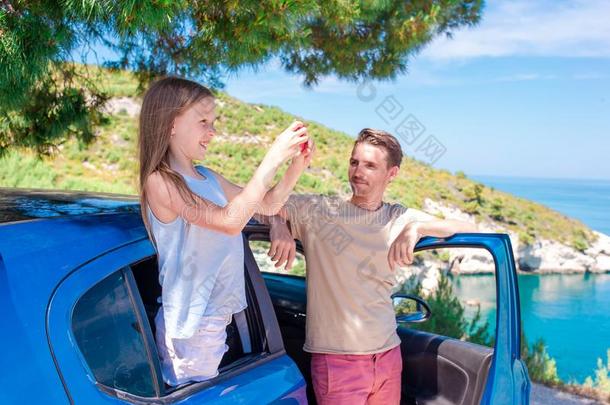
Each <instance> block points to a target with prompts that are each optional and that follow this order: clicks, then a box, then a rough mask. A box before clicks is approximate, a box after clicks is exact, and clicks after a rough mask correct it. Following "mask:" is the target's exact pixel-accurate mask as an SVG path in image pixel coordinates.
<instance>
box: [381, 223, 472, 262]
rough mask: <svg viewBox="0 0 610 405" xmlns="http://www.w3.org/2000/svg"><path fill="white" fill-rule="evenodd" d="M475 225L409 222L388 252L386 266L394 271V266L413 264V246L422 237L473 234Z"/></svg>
mask: <svg viewBox="0 0 610 405" xmlns="http://www.w3.org/2000/svg"><path fill="white" fill-rule="evenodd" d="M478 231H479V228H478V227H477V225H476V224H473V223H470V222H464V221H456V220H452V219H437V220H432V221H413V222H409V223H408V224H407V225H405V227H404V228H403V230H402V231H401V232H400V234H399V235H398V236H397V237H396V239H395V240H394V242H392V245H391V246H390V250H389V252H388V264H389V265H390V268H391V269H392V270H394V268H395V267H396V266H407V265H409V264H411V263H413V255H414V253H413V250H414V249H415V245H416V244H417V242H418V241H419V239H421V238H422V237H424V236H435V237H437V238H447V237H449V236H451V235H454V234H456V233H475V232H478Z"/></svg>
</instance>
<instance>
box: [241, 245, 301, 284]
mask: <svg viewBox="0 0 610 405" xmlns="http://www.w3.org/2000/svg"><path fill="white" fill-rule="evenodd" d="M249 243H250V249H251V250H252V254H253V255H254V259H255V260H256V264H258V268H259V269H260V271H264V272H269V273H278V272H279V273H284V274H291V275H294V276H300V277H305V256H304V255H302V254H301V253H299V252H297V254H296V257H295V259H294V262H293V263H292V268H291V269H290V270H288V271H286V270H284V266H281V267H279V268H277V267H275V263H274V262H273V261H272V260H271V258H270V257H269V255H268V254H267V253H268V252H269V248H270V247H271V242H268V241H262V240H250V241H249Z"/></svg>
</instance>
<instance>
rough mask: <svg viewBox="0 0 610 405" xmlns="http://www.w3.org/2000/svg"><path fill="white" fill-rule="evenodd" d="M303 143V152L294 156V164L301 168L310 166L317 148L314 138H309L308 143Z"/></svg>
mask: <svg viewBox="0 0 610 405" xmlns="http://www.w3.org/2000/svg"><path fill="white" fill-rule="evenodd" d="M303 145H304V146H303V147H302V149H301V153H299V154H298V155H297V156H295V157H293V158H292V164H293V165H297V166H299V167H300V168H301V170H305V168H307V167H309V165H310V164H311V161H312V159H313V156H314V153H315V150H316V144H315V143H314V141H313V139H312V138H309V140H308V141H307V143H304V144H303Z"/></svg>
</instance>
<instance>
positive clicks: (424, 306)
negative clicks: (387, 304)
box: [392, 293, 432, 323]
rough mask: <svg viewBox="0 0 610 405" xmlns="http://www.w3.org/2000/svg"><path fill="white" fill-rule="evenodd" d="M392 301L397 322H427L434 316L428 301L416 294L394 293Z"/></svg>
mask: <svg viewBox="0 0 610 405" xmlns="http://www.w3.org/2000/svg"><path fill="white" fill-rule="evenodd" d="M392 302H393V303H394V310H395V311H396V321H397V322H409V323H417V322H425V321H426V320H428V318H430V317H431V316H432V311H431V310H430V306H429V305H428V303H427V302H426V301H424V300H422V299H421V298H419V297H416V296H414V295H408V294H400V293H396V294H392Z"/></svg>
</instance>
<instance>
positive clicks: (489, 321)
mask: <svg viewBox="0 0 610 405" xmlns="http://www.w3.org/2000/svg"><path fill="white" fill-rule="evenodd" d="M495 272H496V266H495V263H494V259H493V257H492V255H491V254H490V253H489V252H488V251H487V250H485V249H481V248H458V247H454V248H453V247H452V248H442V249H429V250H424V251H420V252H416V253H415V256H414V261H413V263H412V265H411V266H408V267H404V268H400V269H398V272H397V277H398V280H399V285H400V287H399V292H403V293H409V294H415V295H418V296H420V297H422V298H424V299H425V300H426V301H427V302H428V304H430V306H431V309H432V317H431V318H430V319H429V320H428V321H426V322H424V323H421V324H415V325H411V326H410V327H412V328H415V329H422V330H426V331H429V332H432V333H436V334H439V335H443V336H449V337H453V338H456V339H465V340H468V341H471V342H473V343H477V344H482V345H485V346H493V343H494V341H495V333H496V310H497V304H496V282H495V277H496V274H495ZM396 309H397V312H400V310H401V308H396Z"/></svg>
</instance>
